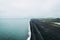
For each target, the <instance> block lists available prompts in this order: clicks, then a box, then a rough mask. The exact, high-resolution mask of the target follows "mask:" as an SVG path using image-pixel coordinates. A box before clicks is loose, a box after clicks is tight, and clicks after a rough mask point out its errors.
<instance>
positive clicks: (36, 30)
mask: <svg viewBox="0 0 60 40" xmlns="http://www.w3.org/2000/svg"><path fill="white" fill-rule="evenodd" d="M30 29H31V39H30V40H60V28H58V27H54V26H53V25H50V24H48V23H46V22H41V21H39V20H31V21H30Z"/></svg>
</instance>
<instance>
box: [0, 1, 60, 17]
mask: <svg viewBox="0 0 60 40" xmlns="http://www.w3.org/2000/svg"><path fill="white" fill-rule="evenodd" d="M32 17H33V18H38V17H40V18H41V17H60V0H0V18H32Z"/></svg>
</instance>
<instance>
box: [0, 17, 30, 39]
mask: <svg viewBox="0 0 60 40" xmlns="http://www.w3.org/2000/svg"><path fill="white" fill-rule="evenodd" d="M28 27H29V19H25V18H0V40H26V39H27V37H28Z"/></svg>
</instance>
